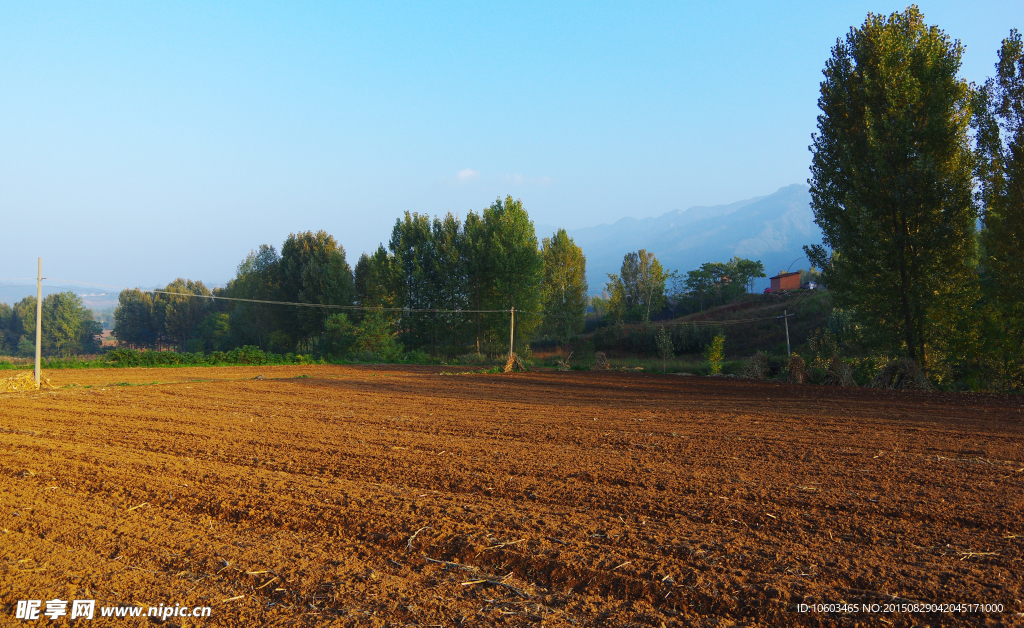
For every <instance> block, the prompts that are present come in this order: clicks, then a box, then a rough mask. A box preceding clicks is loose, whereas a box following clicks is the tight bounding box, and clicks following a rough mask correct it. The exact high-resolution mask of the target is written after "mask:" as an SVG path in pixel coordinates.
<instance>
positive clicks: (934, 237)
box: [805, 6, 976, 364]
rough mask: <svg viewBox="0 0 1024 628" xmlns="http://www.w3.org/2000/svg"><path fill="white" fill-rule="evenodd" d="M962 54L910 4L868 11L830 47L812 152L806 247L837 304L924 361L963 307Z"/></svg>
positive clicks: (966, 237)
mask: <svg viewBox="0 0 1024 628" xmlns="http://www.w3.org/2000/svg"><path fill="white" fill-rule="evenodd" d="M962 53H963V49H962V47H961V45H960V43H959V42H958V41H952V40H950V38H949V37H948V36H947V35H946V34H945V33H944V32H943V31H942V30H941V29H939V28H938V27H936V26H928V25H926V24H925V22H924V16H923V15H922V14H921V12H920V11H919V10H918V9H917V7H915V6H910V7H908V8H907V9H906V10H905V11H904V12H902V13H893V14H892V15H890V16H881V15H874V14H869V15H868V18H867V20H866V21H865V22H864V24H863V25H861V26H860V27H858V28H853V29H851V30H850V32H849V34H848V35H847V36H846V38H845V40H840V41H838V42H837V43H836V45H835V47H833V48H832V56H831V58H830V59H829V60H828V62H827V63H826V66H825V70H824V74H825V79H824V80H823V81H822V83H821V95H820V98H819V99H818V105H819V107H820V108H821V114H820V115H819V116H818V132H817V133H816V134H815V135H814V136H813V143H812V145H811V148H810V149H811V152H812V155H813V157H812V165H811V173H812V177H811V180H810V184H811V207H812V209H813V211H814V217H815V222H816V223H817V224H818V225H819V226H820V227H821V229H822V232H823V234H824V235H823V239H824V246H812V247H805V250H806V252H807V256H808V258H809V259H810V260H811V262H812V263H813V264H814V265H816V266H819V267H821V268H822V269H823V271H822V280H823V282H824V283H825V284H826V285H827V286H828V287H829V288H830V289H831V290H832V292H833V295H834V298H835V300H836V303H837V305H839V306H841V307H844V308H852V309H854V310H855V311H856V312H857V315H858V316H859V317H860V318H861V320H863V321H864V322H865V323H867V324H868V326H869V327H871V328H873V329H874V330H876V331H877V340H878V342H880V343H881V344H882V345H884V346H889V347H892V348H894V349H897V350H900V351H903V352H905V353H906V355H908V356H909V357H911V358H912V359H915V360H917V361H918V362H920V363H922V364H924V363H925V362H926V360H927V358H928V357H929V355H930V352H931V351H932V350H937V351H938V352H939V353H941V349H939V348H940V347H941V346H942V345H943V343H944V342H946V341H947V340H948V338H949V336H950V334H951V332H950V325H951V324H952V323H951V321H952V320H953V318H955V314H954V313H955V312H957V311H963V310H965V309H969V308H970V305H971V303H972V300H973V298H974V295H973V293H972V289H971V286H972V279H973V273H974V268H973V264H972V262H973V258H974V253H975V245H974V242H975V241H974V224H975V219H976V211H975V208H974V205H973V204H972V198H971V189H972V181H971V175H972V166H973V159H972V153H971V149H970V143H969V137H968V133H967V131H968V123H969V121H970V116H971V107H970V100H971V96H970V88H969V86H968V84H967V82H966V81H964V80H963V79H960V78H958V76H957V72H958V71H959V68H960V59H961V55H962Z"/></svg>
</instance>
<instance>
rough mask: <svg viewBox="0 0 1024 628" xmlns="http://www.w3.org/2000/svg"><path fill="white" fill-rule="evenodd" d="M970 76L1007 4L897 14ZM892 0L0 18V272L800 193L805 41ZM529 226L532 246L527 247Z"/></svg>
mask: <svg viewBox="0 0 1024 628" xmlns="http://www.w3.org/2000/svg"><path fill="white" fill-rule="evenodd" d="M920 6H921V9H922V11H923V12H924V14H925V17H926V19H927V20H928V22H929V23H932V24H937V25H939V26H940V27H942V28H944V29H945V30H946V32H947V33H948V34H949V35H950V36H951V37H953V38H956V39H960V40H961V41H962V42H963V43H964V44H965V46H966V54H965V57H964V65H963V70H962V75H963V76H964V77H965V78H967V79H968V80H972V81H982V80H984V78H985V77H986V76H989V75H991V74H992V66H993V64H994V62H995V59H996V50H997V48H998V46H999V42H1000V41H1001V39H1002V38H1004V37H1006V36H1007V34H1008V33H1009V30H1010V28H1011V27H1017V28H1024V19H1021V18H1022V17H1024V8H1022V7H1021V5H1020V3H1019V0H1016V1H1014V2H1009V1H1007V2H977V3H964V2H923V3H921V4H920ZM903 7H904V4H902V3H893V2H880V3H879V2H876V3H868V2H832V3H823V2H802V3H766V2H739V3H715V4H712V3H701V4H697V3H678V2H677V3H656V2H643V3H635V4H630V3H614V4H613V3H595V2H586V3H549V2H543V3H541V2H537V3H526V2H523V3H515V4H512V3H509V4H497V3H479V2H473V3H470V2H466V3H441V2H432V3H423V4H412V3H349V4H327V3H298V2H296V3H280V4H256V3H207V2H175V3H135V2H124V3H98V2H97V3H84V2H83V3H59V4H58V3H46V2H22V3H13V2H8V3H4V4H3V5H0V55H2V59H3V63H0V84H2V85H3V98H0V120H2V122H0V208H2V224H3V232H2V233H3V236H4V237H3V246H2V247H0V279H2V278H7V277H22V276H29V275H34V273H35V259H36V257H37V256H40V255H41V256H43V258H44V274H46V275H48V276H51V277H61V278H65V279H78V280H81V281H88V282H93V283H101V284H113V285H142V286H153V285H156V284H162V283H166V282H168V281H171V280H173V279H174V278H175V277H178V276H183V277H189V278H193V279H202V280H204V281H206V282H207V283H209V284H213V283H218V282H224V281H226V280H227V279H229V278H230V277H231V276H232V275H233V273H234V269H235V267H236V266H237V264H238V262H239V261H241V260H242V259H243V258H244V257H245V255H246V254H247V253H248V252H249V251H250V250H251V249H253V248H255V247H257V246H258V245H259V244H261V243H269V244H273V245H275V246H278V247H279V246H280V244H281V242H282V241H283V240H284V238H285V237H286V236H287V234H288V233H289V232H293V231H300V230H307V229H312V230H316V229H325V230H327V231H328V232H329V233H331V234H333V235H334V236H335V237H336V238H338V240H339V241H340V242H341V243H342V244H343V245H344V246H345V248H346V251H347V252H348V255H349V259H350V261H351V262H353V263H354V261H355V259H356V258H357V257H358V255H359V254H360V253H361V252H363V251H368V250H371V249H372V248H375V247H376V245H377V243H378V242H382V241H383V242H385V243H386V241H387V239H388V237H389V235H390V230H391V226H392V225H393V224H394V221H395V219H396V218H397V217H399V216H401V214H402V212H404V211H406V210H408V211H418V212H425V213H428V214H432V215H433V214H443V213H444V212H446V211H452V212H456V213H458V214H460V215H465V213H466V212H467V211H468V210H470V209H475V210H479V209H481V208H483V207H484V206H486V205H488V204H489V203H490V202H491V201H493V200H494V198H495V197H497V196H498V195H501V196H504V195H506V194H511V195H512V196H514V197H518V198H522V199H523V201H524V203H525V205H526V207H527V209H528V210H529V211H530V214H531V216H532V217H533V219H534V221H535V222H537V223H543V224H549V225H559V226H564V227H567V228H577V227H582V226H588V225H593V224H598V223H601V222H612V221H614V220H617V219H618V218H622V217H625V216H633V217H644V216H653V215H660V214H662V213H665V212H667V211H670V210H673V209H681V208H686V207H689V206H692V205H698V204H701V205H708V204H718V203H727V202H732V201H736V200H739V199H743V198H748V197H751V196H757V195H762V194H769V193H771V192H773V191H775V190H776V189H777V188H779V187H781V186H784V185H788V184H791V183H799V182H804V181H806V179H807V176H808V173H807V168H808V164H809V153H808V151H807V146H808V144H809V143H810V135H811V133H812V132H813V130H814V125H815V116H816V115H817V107H816V99H817V89H818V83H819V81H820V78H821V70H822V68H823V67H824V63H825V60H826V59H827V57H828V55H829V49H830V47H831V46H832V45H834V43H835V41H836V39H837V38H838V37H841V36H843V35H844V34H845V33H846V32H847V31H848V30H849V28H850V27H851V26H853V25H857V24H860V23H862V22H863V20H864V18H865V16H866V14H867V13H868V12H869V11H873V12H876V13H890V12H892V11H896V10H902V9H903ZM540 235H542V236H543V235H546V234H540Z"/></svg>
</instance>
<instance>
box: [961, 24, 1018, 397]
mask: <svg viewBox="0 0 1024 628" xmlns="http://www.w3.org/2000/svg"><path fill="white" fill-rule="evenodd" d="M974 110H975V114H974V122H973V124H974V127H975V129H976V138H977V150H976V155H977V178H978V181H979V193H978V200H979V202H980V205H981V208H982V230H981V234H980V236H981V237H980V241H981V245H982V246H981V249H982V255H981V259H980V262H981V269H980V270H981V277H982V291H983V294H984V303H983V307H982V309H983V312H984V313H985V319H986V329H985V333H984V339H985V344H986V349H987V351H986V352H985V353H986V355H988V356H991V358H992V359H993V360H994V361H995V365H994V367H995V369H996V371H997V372H996V374H995V375H996V377H997V378H998V379H1000V380H1002V381H1001V382H1000V384H1001V385H1002V386H1012V387H1021V386H1024V363H1022V360H1024V357H1022V356H1024V350H1022V346H1024V300H1022V299H1021V294H1022V293H1024V255H1022V254H1021V251H1024V43H1022V41H1021V35H1020V33H1019V32H1017V31H1016V30H1012V31H1010V36H1009V37H1007V38H1006V39H1004V40H1003V43H1002V46H1001V47H1000V50H999V61H998V62H997V63H996V76H995V78H991V79H989V80H988V81H986V83H985V85H984V87H983V88H981V89H980V90H978V92H977V95H976V102H975V109H974Z"/></svg>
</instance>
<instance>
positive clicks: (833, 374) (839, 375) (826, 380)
mask: <svg viewBox="0 0 1024 628" xmlns="http://www.w3.org/2000/svg"><path fill="white" fill-rule="evenodd" d="M821 383H822V384H825V385H826V386H856V385H857V382H856V381H854V378H853V367H852V366H850V365H849V364H847V363H846V362H845V361H843V359H842V358H840V357H839V356H837V355H835V356H832V359H831V360H829V362H828V368H827V369H825V376H824V377H823V378H822V380H821Z"/></svg>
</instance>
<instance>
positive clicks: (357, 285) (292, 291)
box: [114, 197, 587, 357]
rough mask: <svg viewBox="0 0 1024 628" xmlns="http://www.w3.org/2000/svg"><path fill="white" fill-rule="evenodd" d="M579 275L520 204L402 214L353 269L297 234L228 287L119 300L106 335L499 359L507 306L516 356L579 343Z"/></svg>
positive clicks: (185, 285)
mask: <svg viewBox="0 0 1024 628" xmlns="http://www.w3.org/2000/svg"><path fill="white" fill-rule="evenodd" d="M585 276H586V258H585V256H584V255H583V253H582V251H581V250H580V248H579V247H578V246H577V245H576V244H575V243H574V242H573V240H572V238H570V237H569V236H568V235H567V234H566V232H565V230H559V231H558V232H556V233H555V234H554V235H553V236H552V237H550V238H544V239H543V240H542V241H541V242H538V240H537V236H536V233H535V230H534V227H533V223H532V221H531V220H530V218H529V215H528V213H527V211H526V210H525V208H524V207H523V205H522V202H521V201H520V200H513V199H512V197H507V198H505V199H500V198H499V199H497V200H496V201H495V202H494V203H492V204H491V205H490V206H489V207H487V208H485V209H484V210H483V211H482V212H480V213H477V212H474V211H470V212H469V213H468V214H467V216H466V218H465V220H460V219H459V218H457V217H456V216H454V215H452V214H451V213H449V214H447V215H445V216H444V217H435V218H431V217H429V216H427V215H424V214H418V213H415V212H406V213H405V215H404V217H403V218H401V219H398V220H397V221H396V223H395V225H394V228H393V229H392V233H391V239H390V240H389V242H388V246H387V248H385V247H384V245H383V244H382V245H380V246H379V247H378V248H377V250H376V251H374V252H373V253H372V254H363V255H362V256H360V258H359V260H358V261H357V262H356V264H355V267H354V268H352V267H351V266H350V265H349V263H348V261H347V260H346V256H345V250H344V248H343V247H342V246H341V245H340V244H339V243H338V242H337V241H336V240H335V239H334V237H332V236H331V235H329V234H327V233H326V232H324V231H318V232H315V233H314V232H302V233H297V234H291V235H289V236H288V238H287V239H286V240H285V242H284V244H283V245H282V246H281V250H280V253H279V252H278V251H277V250H276V249H275V248H274V246H272V245H267V244H264V245H261V246H260V247H259V248H258V249H256V250H254V251H252V252H251V253H250V254H249V255H248V256H247V257H246V259H244V260H243V261H242V262H241V263H240V264H239V266H238V269H237V272H236V275H235V277H234V278H233V279H232V280H231V281H230V282H228V284H227V285H226V286H225V287H224V288H218V289H215V290H212V291H211V290H209V289H207V288H206V286H204V285H203V284H202V282H198V281H191V280H184V279H178V280H176V281H175V282H172V283H171V284H169V285H168V286H167V287H166V288H165V289H164V290H162V291H157V292H147V291H142V290H137V289H133V290H124V291H122V292H121V293H120V295H119V296H118V307H117V308H116V310H115V312H114V321H115V328H114V334H115V336H116V337H117V338H118V341H119V342H121V343H123V344H125V345H126V346H129V347H135V348H153V347H157V348H176V349H179V350H181V351H190V352H191V351H214V350H221V351H223V350H227V349H230V348H233V347H240V346H245V345H252V346H256V347H259V348H261V349H266V350H270V351H273V352H276V353H290V352H301V353H316V354H320V355H325V356H331V355H333V356H337V357H343V356H344V355H345V354H348V353H352V352H356V353H360V352H362V353H373V354H378V355H385V354H389V353H394V352H396V351H401V350H406V351H424V352H427V353H430V354H432V355H437V356H455V355H460V354H465V353H484V354H495V353H501V352H505V351H507V350H508V347H509V344H508V343H509V336H510V332H511V331H512V330H511V328H510V325H511V324H512V316H511V310H513V308H514V309H515V313H516V315H515V337H516V341H515V342H516V347H517V348H520V349H521V348H522V347H524V346H525V345H526V344H527V343H528V342H529V341H530V340H531V339H532V338H534V337H535V336H536V335H537V334H538V333H541V334H546V335H549V336H551V337H553V338H559V339H562V340H563V341H567V340H568V339H569V338H570V337H572V336H574V335H576V334H578V333H580V332H581V331H582V329H583V321H584V316H585V313H586V308H587V283H586V280H585ZM187 295H189V296H187ZM206 297H212V298H206ZM231 299H240V300H237V301H236V300H231ZM262 302H275V303H262ZM294 303H302V304H312V305H313V306H314V307H310V306H296V305H287V304H294ZM315 306H320V307H315Z"/></svg>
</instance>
